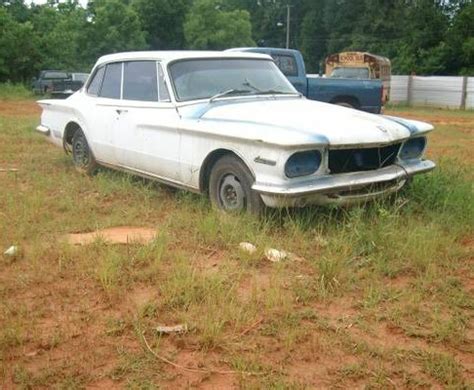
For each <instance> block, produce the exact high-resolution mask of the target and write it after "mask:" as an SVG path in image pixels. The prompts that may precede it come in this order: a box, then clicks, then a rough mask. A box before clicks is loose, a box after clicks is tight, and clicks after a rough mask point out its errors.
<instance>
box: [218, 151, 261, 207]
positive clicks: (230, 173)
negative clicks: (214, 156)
mask: <svg viewBox="0 0 474 390" xmlns="http://www.w3.org/2000/svg"><path fill="white" fill-rule="evenodd" d="M253 182H254V178H253V176H252V174H251V173H250V171H249V169H248V168H247V166H246V165H245V164H244V163H243V162H242V160H240V159H239V158H237V157H236V156H233V155H225V156H223V157H221V158H220V159H219V160H217V162H216V163H215V164H214V166H213V167H212V170H211V175H210V180H209V197H210V198H211V202H212V204H213V205H214V206H215V207H217V208H218V209H220V210H223V211H228V212H249V213H251V214H257V215H258V214H261V213H262V211H263V210H264V207H265V205H264V204H263V201H262V198H261V197H260V195H259V194H258V193H256V192H255V191H253V190H252V184H253Z"/></svg>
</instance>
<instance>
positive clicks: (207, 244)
mask: <svg viewBox="0 0 474 390" xmlns="http://www.w3.org/2000/svg"><path fill="white" fill-rule="evenodd" d="M25 104H28V103H27V102H26V103H25ZM411 112H413V113H414V114H417V115H427V116H426V119H427V120H429V115H431V111H428V112H427V111H425V110H422V111H419V110H418V111H417V110H411ZM449 116H452V117H453V118H458V117H457V114H456V113H451V112H449ZM460 117H462V118H465V117H466V116H465V114H464V113H462V114H460ZM37 120H38V118H37V117H36V116H35V115H34V114H31V115H24V116H19V117H12V116H5V117H0V167H4V166H5V167H16V168H18V172H10V173H5V172H4V173H0V179H1V180H2V190H1V191H0V247H1V248H7V247H8V246H10V245H12V244H16V245H19V246H20V248H21V255H20V256H18V257H17V258H14V259H12V258H7V257H3V256H2V257H0V324H1V325H2V326H1V327H0V387H1V386H4V387H6V388H9V387H14V386H17V387H20V388H21V387H24V388H28V387H30V388H32V387H41V386H42V387H60V388H61V387H64V388H82V387H85V386H88V385H94V384H102V385H103V386H106V387H107V386H109V387H110V386H112V385H115V386H118V387H128V388H162V387H164V388H166V387H168V388H173V387H176V388H179V387H183V386H191V387H192V386H196V387H198V386H200V385H201V384H203V385H205V384H209V386H210V387H212V386H215V387H219V386H220V387H229V386H238V387H241V388H249V389H253V388H276V389H280V388H281V389H292V388H294V389H300V388H301V389H302V388H315V387H316V388H321V387H322V388H324V387H342V388H349V387H364V386H365V387H368V388H403V387H407V388H410V387H417V386H418V387H450V388H463V387H468V386H469V384H470V382H469V375H470V374H469V372H468V371H467V367H468V359H469V354H470V353H472V352H473V351H472V343H473V340H472V338H471V337H472V336H471V334H472V326H473V325H472V313H473V309H474V301H473V298H472V290H469V288H470V287H469V286H470V285H472V284H470V283H472V277H471V275H472V272H473V262H472V258H473V256H472V236H473V221H474V215H473V213H474V210H473V205H474V202H473V192H472V164H470V162H469V161H466V160H460V159H459V158H457V157H458V156H443V158H438V156H435V157H436V160H437V163H438V168H437V169H436V170H435V171H434V172H432V173H430V174H428V175H424V176H420V177H417V178H416V179H415V180H414V181H413V183H412V184H411V185H410V187H409V188H407V189H406V190H404V191H403V192H402V193H400V194H399V195H397V196H396V197H393V198H390V199H387V200H382V201H377V202H373V203H370V204H367V205H364V206H360V207H352V208H317V207H310V208H305V209H301V210H280V211H274V212H270V213H268V215H267V216H265V217H264V218H261V219H256V218H254V217H252V216H235V215H224V214H222V213H219V212H216V211H214V210H213V209H212V208H211V207H210V205H209V201H208V200H207V199H206V198H205V197H201V196H198V195H194V194H189V193H186V192H182V191H173V190H170V189H168V188H166V187H164V186H160V185H157V184H156V183H152V182H148V181H144V180H141V179H137V178H135V177H132V176H130V175H125V174H122V173H117V172H112V171H109V170H106V169H103V170H101V171H100V172H99V173H98V175H96V176H95V177H93V178H88V177H85V176H82V175H79V174H78V173H77V172H76V171H75V170H74V169H73V167H72V164H71V162H70V159H69V158H68V157H67V156H64V155H63V153H62V151H61V150H59V149H56V148H54V147H52V146H51V145H49V144H47V143H46V142H45V140H44V139H42V138H41V137H40V136H39V135H36V134H34V132H33V128H34V126H35V124H36V123H37ZM446 126H447V128H449V125H446ZM459 127H460V126H458V125H453V129H454V130H458V129H459ZM454 130H453V134H456V133H455V131H454ZM434 146H435V149H434V150H436V145H434ZM467 147H468V145H464V144H463V143H461V144H460V145H459V149H462V148H467ZM121 225H133V226H146V227H151V228H155V229H156V230H157V233H158V234H157V237H156V239H155V240H154V241H153V242H151V243H150V244H147V245H135V244H134V245H128V246H113V245H107V244H105V243H104V242H100V241H97V242H95V243H94V244H92V245H90V246H86V247H81V246H78V247H74V246H70V245H68V244H66V243H64V242H63V241H62V240H61V237H62V235H64V234H66V233H70V232H79V231H92V230H95V229H98V228H104V227H110V226H121ZM241 241H249V242H252V243H254V244H255V245H256V246H257V248H258V250H257V253H255V254H252V255H250V254H247V253H245V252H242V251H240V250H239V249H238V244H239V243H240V242H241ZM268 247H272V248H276V249H282V250H285V251H287V252H290V253H293V254H295V255H297V258H296V259H295V258H292V259H290V260H285V261H282V262H280V263H270V262H269V261H267V260H266V259H265V257H264V250H265V248H268ZM180 323H185V324H187V325H188V327H189V331H188V332H187V333H185V334H180V335H169V336H163V335H159V334H157V333H156V332H155V331H154V329H155V328H156V326H157V325H174V324H180ZM143 332H145V335H146V337H147V340H148V342H149V343H150V346H151V348H152V349H153V351H154V352H155V353H157V354H159V356H162V357H164V358H166V359H168V360H170V361H172V362H174V363H176V364H179V365H180V366H184V367H193V368H198V369H201V370H202V371H228V370H233V371H236V373H234V374H230V375H229V374H226V375H222V374H216V373H212V372H203V373H193V372H189V371H186V370H185V369H182V368H175V367H172V366H171V365H170V364H166V363H164V362H163V361H162V360H159V359H157V358H156V357H155V356H154V355H152V354H151V353H150V351H148V349H147V348H146V346H145V344H144V342H143V339H142V334H143ZM31 354H32V355H31ZM30 355H31V356H30ZM244 372H251V373H252V374H245V373H244Z"/></svg>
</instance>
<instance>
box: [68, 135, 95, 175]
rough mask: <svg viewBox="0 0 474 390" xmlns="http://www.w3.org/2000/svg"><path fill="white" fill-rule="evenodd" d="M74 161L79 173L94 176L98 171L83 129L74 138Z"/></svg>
mask: <svg viewBox="0 0 474 390" xmlns="http://www.w3.org/2000/svg"><path fill="white" fill-rule="evenodd" d="M72 161H73V163H74V166H75V168H76V169H77V170H78V171H79V172H81V173H85V174H87V175H93V174H94V172H95V171H96V169H97V162H96V161H95V158H94V156H93V154H92V151H91V150H90V148H89V144H88V143H87V139H86V136H85V135H84V132H83V131H82V130H81V129H78V130H76V132H75V133H74V135H73V136H72Z"/></svg>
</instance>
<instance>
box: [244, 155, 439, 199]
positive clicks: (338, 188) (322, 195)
mask: <svg viewBox="0 0 474 390" xmlns="http://www.w3.org/2000/svg"><path fill="white" fill-rule="evenodd" d="M435 166H436V165H435V163H434V162H433V161H430V160H424V161H420V160H417V161H410V162H405V163H403V164H394V165H391V166H389V167H385V168H381V169H377V170H374V171H363V172H352V173H343V174H337V175H325V176H319V177H313V179H312V180H311V181H308V182H304V183H298V184H295V185H288V186H276V185H271V184H264V183H258V182H257V183H255V184H254V185H253V186H252V189H253V190H255V191H257V192H258V193H260V195H261V197H262V200H263V202H264V203H265V204H266V205H267V206H268V207H303V206H306V205H310V204H319V205H323V204H351V203H360V202H364V201H367V200H370V199H373V198H377V197H380V196H383V195H387V194H390V193H393V192H395V191H398V190H399V189H400V188H401V187H403V185H404V184H405V183H406V181H407V180H408V179H409V178H410V177H412V176H414V175H416V174H419V173H424V172H428V171H431V170H432V169H434V168H435Z"/></svg>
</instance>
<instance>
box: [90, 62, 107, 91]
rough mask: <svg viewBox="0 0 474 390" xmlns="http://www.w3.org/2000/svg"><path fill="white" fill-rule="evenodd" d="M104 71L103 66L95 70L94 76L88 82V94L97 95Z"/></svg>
mask: <svg viewBox="0 0 474 390" xmlns="http://www.w3.org/2000/svg"><path fill="white" fill-rule="evenodd" d="M104 71H105V66H102V67H100V68H99V69H97V71H96V72H95V75H94V78H93V79H92V81H91V82H90V83H89V87H88V88H87V93H89V94H90V95H94V96H97V95H98V94H99V89H100V86H101V85H102V79H103V78H104Z"/></svg>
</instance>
